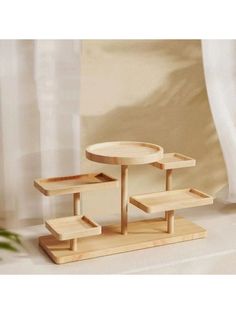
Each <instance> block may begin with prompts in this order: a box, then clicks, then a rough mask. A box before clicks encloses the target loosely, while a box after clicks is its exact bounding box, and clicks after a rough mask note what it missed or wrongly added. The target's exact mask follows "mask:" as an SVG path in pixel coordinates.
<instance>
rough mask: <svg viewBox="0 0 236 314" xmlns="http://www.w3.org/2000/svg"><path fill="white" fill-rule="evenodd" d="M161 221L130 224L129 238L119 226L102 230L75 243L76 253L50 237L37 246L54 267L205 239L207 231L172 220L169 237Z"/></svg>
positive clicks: (187, 222) (176, 219) (42, 239)
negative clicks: (172, 224) (172, 226)
mask: <svg viewBox="0 0 236 314" xmlns="http://www.w3.org/2000/svg"><path fill="white" fill-rule="evenodd" d="M166 230H167V222H166V221H165V220H164V219H163V218H155V219H150V220H142V221H135V222H130V223H129V225H128V234H127V235H122V234H121V233H120V225H119V224H116V225H109V226H105V227H103V228H102V234H101V235H96V236H91V237H86V238H81V239H78V240H77V241H78V250H77V251H76V252H75V251H72V250H70V242H69V241H58V240H57V239H55V238H54V237H53V236H52V235H48V236H43V237H40V238H39V245H40V246H41V247H42V249H43V250H44V251H45V252H46V253H47V254H48V255H49V257H50V258H51V259H52V260H53V262H55V263H56V264H64V263H69V262H75V261H80V260H84V259H89V258H95V257H99V256H105V255H111V254H116V253H123V252H129V251H134V250H139V249H145V248H150V247H154V246H161V245H166V244H171V243H177V242H182V241H188V240H194V239H200V238H204V237H206V230H204V229H203V228H202V227H200V226H197V225H195V224H194V223H192V222H190V221H188V220H186V219H185V218H183V217H176V218H175V232H174V234H168V233H167V232H166Z"/></svg>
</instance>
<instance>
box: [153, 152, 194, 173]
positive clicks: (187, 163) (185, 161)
mask: <svg viewBox="0 0 236 314" xmlns="http://www.w3.org/2000/svg"><path fill="white" fill-rule="evenodd" d="M152 165H153V166H154V167H157V168H159V169H163V170H167V169H178V168H186V167H193V166H195V165H196V160H195V159H193V158H191V157H188V156H185V155H182V154H179V153H167V154H164V156H163V158H162V159H160V160H158V161H157V162H154V163H153V164H152Z"/></svg>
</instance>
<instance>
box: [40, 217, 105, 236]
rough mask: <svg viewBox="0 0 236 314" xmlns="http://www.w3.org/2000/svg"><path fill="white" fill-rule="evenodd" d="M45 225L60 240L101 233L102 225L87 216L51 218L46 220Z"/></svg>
mask: <svg viewBox="0 0 236 314" xmlns="http://www.w3.org/2000/svg"><path fill="white" fill-rule="evenodd" d="M45 226H46V228H47V229H48V230H49V231H50V232H51V233H52V234H53V236H54V237H55V238H57V239H58V240H60V241H62V240H71V239H75V238H80V237H87V236H92V235H97V234H100V233H101V226H99V225H98V224H97V223H96V222H95V221H93V220H91V219H89V218H88V217H86V216H69V217H62V218H56V219H50V220H47V221H46V222H45Z"/></svg>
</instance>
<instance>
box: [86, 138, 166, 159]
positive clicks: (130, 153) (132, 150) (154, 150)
mask: <svg viewBox="0 0 236 314" xmlns="http://www.w3.org/2000/svg"><path fill="white" fill-rule="evenodd" d="M86 157H87V158H88V159H89V160H92V161H96V162H99V163H104V164H112V165H138V164H149V163H152V162H155V161H158V160H159V159H161V158H162V157H163V148H162V147H160V146H158V145H155V144H151V143H144V142H126V141H124V142H106V143H99V144H94V145H91V146H89V147H87V149H86Z"/></svg>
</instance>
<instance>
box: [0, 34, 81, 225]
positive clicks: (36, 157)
mask: <svg viewBox="0 0 236 314" xmlns="http://www.w3.org/2000/svg"><path fill="white" fill-rule="evenodd" d="M79 61H80V43H79V41H72V40H55V41H54V40H38V41H33V40H28V41H22V40H19V41H17V40H9V41H5V40H2V41H0V127H1V139H0V153H1V159H0V193H1V195H0V198H1V201H0V216H1V213H2V215H4V216H5V217H7V219H8V221H9V222H11V223H12V224H16V222H21V221H24V220H25V219H28V220H29V219H35V218H38V219H46V218H48V217H52V216H57V215H60V212H61V211H64V210H65V211H66V210H67V213H68V207H69V206H70V204H69V203H70V199H69V198H68V199H66V198H65V200H64V201H63V202H61V200H58V198H54V197H53V198H46V197H43V196H41V195H40V193H39V192H38V191H37V190H35V188H34V187H33V180H34V179H35V178H39V177H50V176H62V175H68V174H73V173H78V172H79V163H80V123H79V122H80V121H79V74H80V63H79Z"/></svg>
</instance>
